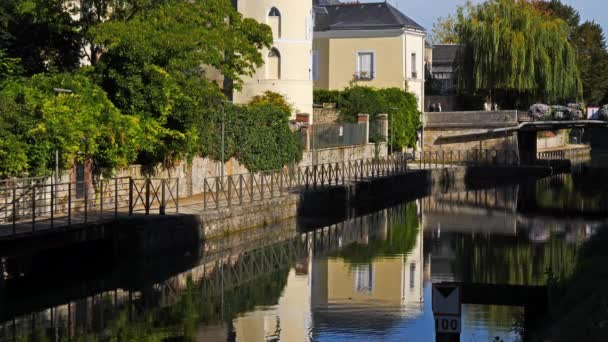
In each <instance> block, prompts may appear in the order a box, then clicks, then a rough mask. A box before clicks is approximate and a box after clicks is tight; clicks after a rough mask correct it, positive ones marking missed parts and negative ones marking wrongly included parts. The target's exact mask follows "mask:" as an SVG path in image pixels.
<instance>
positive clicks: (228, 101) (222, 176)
mask: <svg viewBox="0 0 608 342" xmlns="http://www.w3.org/2000/svg"><path fill="white" fill-rule="evenodd" d="M226 103H230V104H232V101H230V100H222V124H221V126H222V147H221V151H222V157H221V158H222V169H221V172H220V176H221V178H222V179H223V178H224V167H225V165H224V164H225V162H226V161H225V158H224V126H225V124H224V122H225V121H226Z"/></svg>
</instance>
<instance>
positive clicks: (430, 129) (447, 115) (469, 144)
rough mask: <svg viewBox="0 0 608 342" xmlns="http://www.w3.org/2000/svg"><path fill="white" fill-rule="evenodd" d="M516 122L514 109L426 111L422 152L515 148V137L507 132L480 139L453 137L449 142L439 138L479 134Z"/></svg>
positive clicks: (515, 123) (514, 124)
mask: <svg viewBox="0 0 608 342" xmlns="http://www.w3.org/2000/svg"><path fill="white" fill-rule="evenodd" d="M517 125H518V113H517V111H491V112H483V111H471V112H441V113H437V112H433V113H425V114H424V133H423V138H422V140H423V143H422V148H423V150H424V151H441V150H444V151H446V150H453V151H456V150H473V149H496V150H509V151H517V150H518V148H517V137H516V136H514V135H508V134H505V136H495V137H493V138H487V139H483V140H479V139H478V138H477V137H474V136H473V137H469V138H458V139H455V140H454V139H452V140H450V141H449V142H446V141H442V140H441V139H439V138H446V137H450V136H455V135H461V134H471V133H482V132H487V131H488V130H491V129H497V128H505V127H514V126H517Z"/></svg>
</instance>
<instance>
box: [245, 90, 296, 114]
mask: <svg viewBox="0 0 608 342" xmlns="http://www.w3.org/2000/svg"><path fill="white" fill-rule="evenodd" d="M249 104H251V105H264V104H270V105H274V106H276V107H279V108H281V109H283V111H284V112H285V113H288V114H291V113H292V112H293V106H292V105H291V104H290V103H289V102H287V100H286V99H285V96H283V95H281V94H279V93H275V92H273V91H270V90H267V91H265V92H264V94H263V95H256V96H254V97H252V98H251V101H249Z"/></svg>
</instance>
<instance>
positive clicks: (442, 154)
mask: <svg viewBox="0 0 608 342" xmlns="http://www.w3.org/2000/svg"><path fill="white" fill-rule="evenodd" d="M441 166H442V167H443V168H444V169H445V151H444V150H441Z"/></svg>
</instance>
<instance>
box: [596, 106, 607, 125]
mask: <svg viewBox="0 0 608 342" xmlns="http://www.w3.org/2000/svg"><path fill="white" fill-rule="evenodd" d="M595 116H596V118H597V119H598V120H603V121H608V105H604V107H602V108H601V109H600V110H598V111H597V113H596V114H595Z"/></svg>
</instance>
